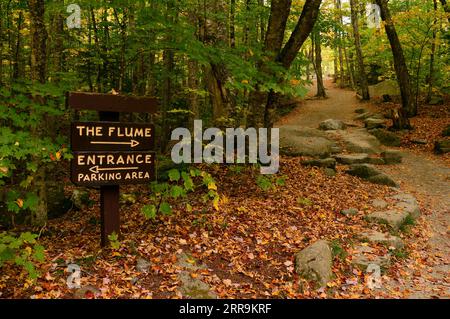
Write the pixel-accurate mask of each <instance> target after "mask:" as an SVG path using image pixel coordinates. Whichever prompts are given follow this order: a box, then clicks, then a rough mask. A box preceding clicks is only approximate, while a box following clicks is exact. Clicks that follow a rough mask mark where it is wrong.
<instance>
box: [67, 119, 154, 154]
mask: <svg viewBox="0 0 450 319" xmlns="http://www.w3.org/2000/svg"><path fill="white" fill-rule="evenodd" d="M154 132H155V128H154V126H153V125H150V124H137V123H119V122H75V123H72V132H71V141H72V150H74V151H111V150H114V151H149V150H153V149H154V147H155V135H154Z"/></svg>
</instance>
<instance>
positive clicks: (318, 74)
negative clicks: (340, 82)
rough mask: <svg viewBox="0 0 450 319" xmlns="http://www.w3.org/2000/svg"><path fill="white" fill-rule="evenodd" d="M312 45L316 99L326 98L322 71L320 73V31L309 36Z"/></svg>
mask: <svg viewBox="0 0 450 319" xmlns="http://www.w3.org/2000/svg"><path fill="white" fill-rule="evenodd" d="M311 36H312V40H313V43H314V69H315V71H316V77H317V94H316V97H319V98H326V97H327V94H326V92H325V86H324V85H323V71H322V43H321V42H322V40H321V36H320V31H319V30H317V32H313V33H312V34H311Z"/></svg>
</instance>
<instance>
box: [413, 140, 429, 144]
mask: <svg viewBox="0 0 450 319" xmlns="http://www.w3.org/2000/svg"><path fill="white" fill-rule="evenodd" d="M411 143H413V144H418V145H427V144H428V141H427V140H422V139H418V140H412V141H411Z"/></svg>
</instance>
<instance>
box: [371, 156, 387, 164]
mask: <svg viewBox="0 0 450 319" xmlns="http://www.w3.org/2000/svg"><path fill="white" fill-rule="evenodd" d="M367 163H368V164H372V165H384V164H386V163H385V161H384V159H382V158H380V157H374V156H370V157H369V158H368V159H367Z"/></svg>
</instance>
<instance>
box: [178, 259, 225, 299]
mask: <svg viewBox="0 0 450 319" xmlns="http://www.w3.org/2000/svg"><path fill="white" fill-rule="evenodd" d="M177 265H178V266H179V267H182V268H184V269H185V270H183V271H181V272H180V273H179V274H178V279H179V281H180V283H181V285H180V291H181V293H182V294H183V295H184V296H187V297H189V298H192V299H217V295H216V294H215V293H214V292H213V291H211V287H210V286H209V285H208V284H207V283H205V282H204V281H202V279H203V276H202V275H199V276H198V277H196V278H193V277H192V276H191V273H193V272H196V271H198V270H200V269H206V266H204V265H198V264H197V262H196V260H195V259H194V258H193V257H192V256H190V255H188V254H185V253H182V254H180V255H178V262H177Z"/></svg>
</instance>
